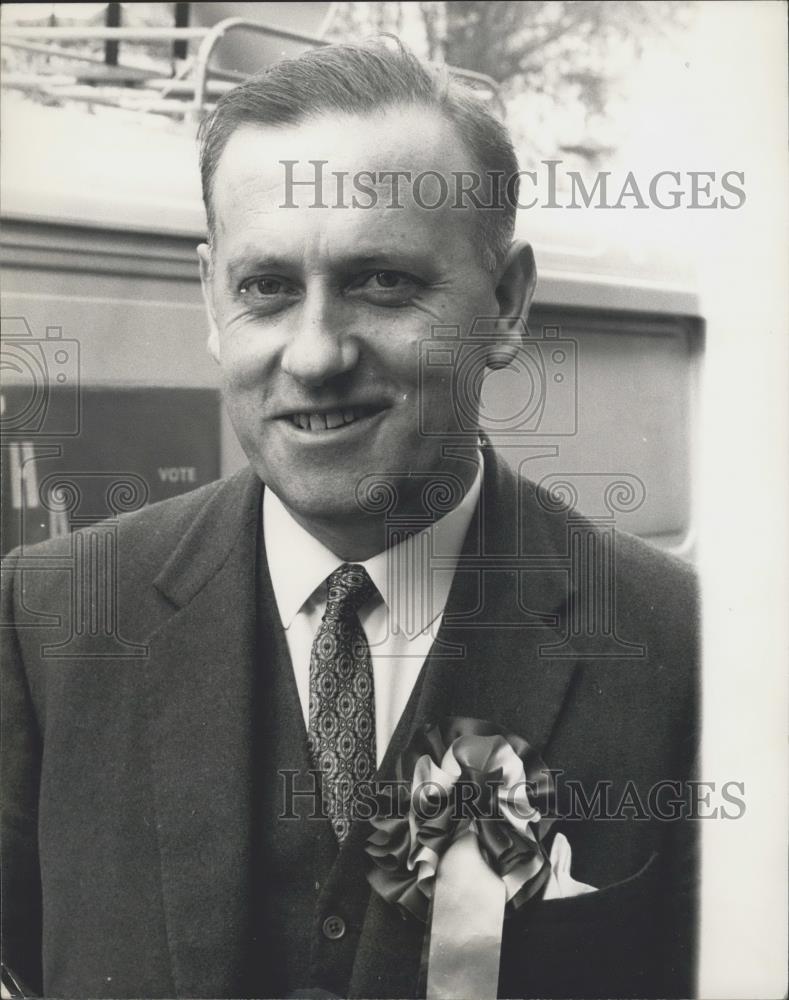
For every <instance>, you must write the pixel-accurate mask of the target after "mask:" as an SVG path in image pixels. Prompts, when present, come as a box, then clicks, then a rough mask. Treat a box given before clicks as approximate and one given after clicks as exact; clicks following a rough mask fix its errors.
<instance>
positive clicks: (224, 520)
mask: <svg viewBox="0 0 789 1000" xmlns="http://www.w3.org/2000/svg"><path fill="white" fill-rule="evenodd" d="M259 500H260V482H259V480H258V479H257V477H255V476H254V474H253V473H252V472H251V470H245V472H244V473H242V474H239V476H236V477H234V478H233V479H232V480H229V481H228V483H227V484H226V485H225V486H224V487H223V488H222V489H221V490H220V492H219V493H218V494H216V495H215V496H214V497H213V498H212V500H211V501H210V502H209V504H208V505H207V506H206V508H204V510H203V512H202V513H201V516H200V517H199V518H198V520H197V521H196V522H195V524H194V525H193V527H192V529H191V530H190V531H189V532H188V533H187V535H185V536H184V538H183V540H182V542H181V544H180V545H179V546H178V548H177V550H176V551H175V553H174V554H173V556H172V557H171V559H170V560H169V562H168V563H167V565H166V566H165V569H164V570H163V571H162V573H161V574H160V575H159V577H158V578H157V580H156V581H155V585H156V586H157V587H158V589H159V590H160V591H161V592H162V593H163V594H164V595H165V596H166V597H167V598H168V599H169V600H170V601H171V603H172V604H173V605H174V613H173V615H172V617H171V618H170V619H169V620H168V621H167V622H166V623H165V624H164V625H163V626H162V627H161V628H160V629H159V630H158V631H157V632H156V633H155V634H154V635H153V636H151V638H150V640H149V644H150V657H149V661H148V664H147V671H148V685H147V689H148V691H149V692H150V702H149V705H148V713H149V720H150V751H151V766H152V772H153V782H154V796H155V805H156V817H157V831H158V836H159V847H160V860H161V872H162V893H163V904H164V910H165V917H166V923H167V934H168V945H169V949H170V954H171V958H172V964H173V978H174V985H175V992H176V993H177V994H178V995H181V996H184V995H185V996H221V995H232V994H233V993H238V992H240V990H239V986H240V977H241V975H242V974H243V970H244V959H245V955H244V947H245V942H246V940H247V937H248V923H249V910H250V889H249V876H248V873H249V867H250V854H251V844H250V821H251V817H250V810H251V802H250V785H251V781H250V756H251V739H252V722H253V720H252V718H251V711H252V704H253V698H252V693H253V686H252V680H253V676H252V671H253V665H254V658H255V657H254V654H255V610H256V609H255V603H256V597H255V594H256V588H255V561H256V558H255V557H256V535H257V526H258V510H259Z"/></svg>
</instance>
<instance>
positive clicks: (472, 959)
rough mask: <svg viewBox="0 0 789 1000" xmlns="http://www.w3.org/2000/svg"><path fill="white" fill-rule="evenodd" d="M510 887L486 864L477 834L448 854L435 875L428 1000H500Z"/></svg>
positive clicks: (458, 842)
mask: <svg viewBox="0 0 789 1000" xmlns="http://www.w3.org/2000/svg"><path fill="white" fill-rule="evenodd" d="M506 904H507V892H506V887H505V885H504V882H503V881H502V879H500V878H499V876H498V875H496V873H495V872H494V871H492V870H491V869H490V867H489V866H488V865H487V864H486V863H485V861H484V859H483V857H482V854H481V853H480V850H479V844H478V842H477V837H476V834H474V833H472V832H468V833H465V834H464V835H463V836H462V837H460V838H459V839H458V840H456V841H454V843H453V844H451V845H450V847H449V848H448V849H447V851H446V853H445V854H444V856H443V857H442V858H441V862H440V864H439V866H438V871H437V872H436V879H435V886H434V890H433V920H432V923H431V926H430V949H429V957H428V970H427V1000H455V998H457V997H476V998H478V1000H495V997H496V996H497V992H498V983H499V958H500V953H501V934H502V927H503V925H504V907H505V906H506Z"/></svg>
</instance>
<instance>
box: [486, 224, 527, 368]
mask: <svg viewBox="0 0 789 1000" xmlns="http://www.w3.org/2000/svg"><path fill="white" fill-rule="evenodd" d="M536 287H537V266H536V264H535V263H534V253H533V252H532V248H531V244H530V243H527V242H526V241H525V240H513V241H512V245H511V246H510V248H509V250H508V251H507V256H506V257H505V258H504V261H503V263H502V264H501V265H500V270H499V277H498V283H497V285H496V301H497V303H498V306H499V317H500V318H499V321H498V324H497V326H498V332H499V333H500V341H499V344H498V346H497V350H496V355H497V364H496V365H495V366H494V367H496V368H500V367H504V365H502V356H503V354H505V353H511V355H512V357H514V356H515V354H516V353H517V351H518V350H519V348H520V345H521V339H522V336H523V329H524V324H525V322H526V317H527V316H528V314H529V308H530V306H531V301H532V299H533V297H534V290H535V288H536ZM510 360H511V359H510Z"/></svg>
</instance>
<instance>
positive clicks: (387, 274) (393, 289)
mask: <svg viewBox="0 0 789 1000" xmlns="http://www.w3.org/2000/svg"><path fill="white" fill-rule="evenodd" d="M423 287H424V285H423V282H421V281H420V280H419V279H418V278H415V277H414V276H413V275H412V274H406V273H405V272H403V271H373V272H372V273H370V272H368V273H367V274H362V275H359V277H358V278H356V279H355V280H354V281H353V282H352V283H351V286H350V289H349V290H350V291H351V292H355V293H356V294H359V295H362V296H366V297H369V299H370V300H371V301H372V302H377V303H380V304H381V305H403V304H405V303H407V302H408V301H410V300H411V299H412V298H413V297H414V296H415V295H416V294H417V292H418V291H419V290H420V289H421V288H423Z"/></svg>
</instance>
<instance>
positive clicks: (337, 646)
mask: <svg viewBox="0 0 789 1000" xmlns="http://www.w3.org/2000/svg"><path fill="white" fill-rule="evenodd" d="M374 593H376V589H375V584H374V583H373V582H372V580H371V579H370V577H369V576H368V575H367V570H366V569H365V568H364V566H357V565H353V564H349V563H343V565H342V566H340V568H339V569H337V570H335V571H334V572H333V573H332V574H331V576H330V577H329V578H328V599H327V603H326V611H325V612H324V615H323V620H322V621H321V624H320V627H319V628H318V632H317V634H316V636H315V639H314V641H313V643H312V655H311V657H310V725H309V733H308V737H307V738H308V745H309V749H310V754H311V755H312V761H313V765H314V766H315V768H316V769H317V770H319V771H321V772H322V775H323V778H322V789H323V801H324V803H325V805H326V809H327V812H328V814H329V819H330V820H331V824H332V827H333V828H334V832H335V834H336V835H337V840H338V841H339V842H340V843H342V842H343V841H344V840H345V838H346V837H347V836H348V831H349V830H350V828H351V803H352V801H353V798H354V791H355V788H356V785H357V783H358V782H360V781H370V780H371V779H372V777H373V774H374V773H375V698H374V692H373V669H372V662H371V660H370V647H369V645H368V644H367V637H366V636H365V634H364V630H363V629H362V626H361V623H360V622H359V616H358V614H357V611H358V610H359V608H360V607H361V606H362V605H363V604H364V603H365V601H367V600H369V598H370V597H372V595H373V594H374Z"/></svg>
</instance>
